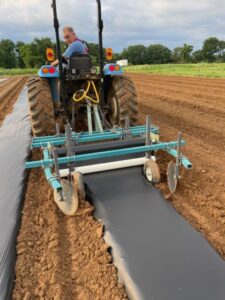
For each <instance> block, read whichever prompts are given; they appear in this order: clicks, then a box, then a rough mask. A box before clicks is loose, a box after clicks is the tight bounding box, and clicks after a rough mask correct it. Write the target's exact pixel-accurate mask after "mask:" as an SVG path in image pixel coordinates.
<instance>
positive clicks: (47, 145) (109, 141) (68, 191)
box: [26, 117, 192, 215]
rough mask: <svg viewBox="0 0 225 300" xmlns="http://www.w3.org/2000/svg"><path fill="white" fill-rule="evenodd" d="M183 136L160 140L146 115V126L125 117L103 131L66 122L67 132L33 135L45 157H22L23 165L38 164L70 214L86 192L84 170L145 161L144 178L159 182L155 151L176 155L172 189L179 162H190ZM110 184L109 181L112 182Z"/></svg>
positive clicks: (103, 169) (170, 182)
mask: <svg viewBox="0 0 225 300" xmlns="http://www.w3.org/2000/svg"><path fill="white" fill-rule="evenodd" d="M184 145H185V141H184V140H182V139H181V134H179V136H178V140H177V141H172V142H160V140H159V128H158V127H156V126H154V125H151V123H150V117H147V118H146V125H145V126H134V127H130V126H129V122H128V119H127V120H126V126H125V127H124V128H119V127H118V128H112V129H108V130H103V131H93V132H90V131H89V132H79V133H76V132H73V131H72V129H71V127H70V125H66V126H65V134H58V135H54V136H45V137H35V138H33V141H32V148H33V149H36V148H39V149H42V152H43V159H42V160H38V161H31V162H27V163H26V168H27V169H30V168H38V167H42V168H43V170H44V173H45V176H46V179H47V180H48V182H49V184H50V185H51V187H52V188H53V189H54V199H55V202H56V204H57V205H58V207H59V208H60V209H61V210H62V211H63V212H64V213H65V214H67V215H74V214H75V213H76V210H77V208H78V203H79V198H83V199H84V197H85V185H84V179H83V175H85V174H89V173H96V172H106V171H108V170H114V169H122V168H129V167H135V166H143V175H144V178H145V179H146V180H147V181H148V182H150V183H152V184H157V183H159V182H160V171H159V167H158V164H157V162H156V158H155V154H156V152H157V151H159V150H163V151H166V152H167V153H169V154H170V155H171V156H172V157H174V161H175V162H174V161H173V160H171V162H170V163H169V165H168V171H167V177H168V187H169V190H170V191H171V193H173V192H175V190H176V186H177V182H178V179H179V176H180V171H179V169H180V167H181V166H183V167H185V168H187V169H190V168H191V167H192V164H191V162H190V161H189V160H188V159H187V158H186V157H184V156H183V155H182V154H181V151H180V149H181V147H182V146H184ZM112 187H113V183H112Z"/></svg>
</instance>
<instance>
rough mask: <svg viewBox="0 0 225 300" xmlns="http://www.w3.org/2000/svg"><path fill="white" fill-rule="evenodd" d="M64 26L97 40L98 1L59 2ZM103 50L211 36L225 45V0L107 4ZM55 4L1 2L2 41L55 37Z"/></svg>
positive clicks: (107, 0)
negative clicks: (4, 39) (52, 6)
mask: <svg viewBox="0 0 225 300" xmlns="http://www.w3.org/2000/svg"><path fill="white" fill-rule="evenodd" d="M57 3H58V15H59V20H60V25H61V26H64V25H72V26H73V27H74V28H75V29H76V32H77V33H78V36H79V37H80V38H82V39H85V40H87V41H90V42H91V41H92V42H96V41H97V30H96V24H97V10H96V1H95V0H57ZM102 9H103V18H104V26H105V28H104V46H105V47H113V48H114V50H115V51H121V50H122V49H123V48H125V47H127V46H129V45H132V44H144V45H149V44H154V43H161V44H164V45H166V46H168V47H169V48H171V49H172V48H174V47H176V46H180V45H182V44H183V43H190V44H192V45H194V46H195V49H197V48H200V47H201V44H202V41H203V40H204V39H205V38H207V37H209V36H217V37H218V38H220V39H224V40H225V16H224V14H225V0H102ZM52 23H53V21H52V10H51V0H0V39H2V38H11V39H12V40H14V41H18V40H22V41H30V40H32V39H33V38H34V37H45V36H49V37H52V38H54V31H53V27H52Z"/></svg>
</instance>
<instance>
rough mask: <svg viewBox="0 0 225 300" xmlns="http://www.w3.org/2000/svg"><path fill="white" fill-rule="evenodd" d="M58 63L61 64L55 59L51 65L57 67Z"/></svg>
mask: <svg viewBox="0 0 225 300" xmlns="http://www.w3.org/2000/svg"><path fill="white" fill-rule="evenodd" d="M58 64H59V60H58V59H56V60H55V61H53V62H52V63H51V66H52V67H55V66H57V65H58Z"/></svg>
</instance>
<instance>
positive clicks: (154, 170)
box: [144, 159, 160, 184]
mask: <svg viewBox="0 0 225 300" xmlns="http://www.w3.org/2000/svg"><path fill="white" fill-rule="evenodd" d="M144 175H145V178H146V180H147V181H148V182H150V183H152V184H157V183H159V182H160V170H159V166H158V164H157V163H156V162H155V161H154V160H152V159H149V160H147V161H146V162H145V164H144Z"/></svg>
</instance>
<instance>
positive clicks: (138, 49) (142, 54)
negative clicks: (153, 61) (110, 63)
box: [121, 45, 146, 65]
mask: <svg viewBox="0 0 225 300" xmlns="http://www.w3.org/2000/svg"><path fill="white" fill-rule="evenodd" d="M121 57H122V58H124V59H128V61H129V63H131V64H133V65H142V64H145V63H146V47H145V46H143V45H135V46H129V47H128V48H126V49H124V50H123V52H122V53H121Z"/></svg>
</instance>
